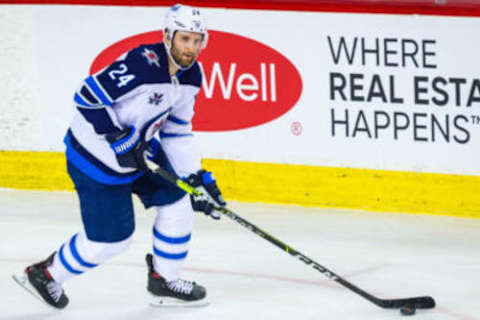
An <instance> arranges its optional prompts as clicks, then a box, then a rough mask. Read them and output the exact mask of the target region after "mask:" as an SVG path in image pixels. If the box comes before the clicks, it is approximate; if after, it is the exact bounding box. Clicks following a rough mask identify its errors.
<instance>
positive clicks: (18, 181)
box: [0, 151, 480, 218]
mask: <svg viewBox="0 0 480 320" xmlns="http://www.w3.org/2000/svg"><path fill="white" fill-rule="evenodd" d="M203 165H204V167H205V168H207V169H209V170H212V171H213V172H214V173H215V176H216V177H217V180H218V181H219V185H220V188H221V189H222V191H223V193H224V195H225V197H226V198H227V199H228V200H240V201H252V202H263V203H282V204H301V205H304V206H319V207H333V208H349V209H360V210H367V211H379V212H401V213H403V212H404V213H421V214H435V215H448V216H458V217H470V218H480V212H479V208H480V200H479V197H478V190H479V184H480V179H479V178H478V177H475V176H462V175H448V174H428V173H413V172H397V171H387V170H369V169H351V168H334V167H318V166H306V165H286V164H269V163H255V162H244V161H232V160H214V159H205V160H204V161H203ZM0 168H2V170H0V187H5V188H16V189H34V190H51V191H53V190H66V191H72V190H73V184H72V183H71V181H70V179H69V177H68V175H67V171H66V165H65V157H64V155H63V153H58V152H20V151H17V152H15V151H10V152H7V151H1V152H0Z"/></svg>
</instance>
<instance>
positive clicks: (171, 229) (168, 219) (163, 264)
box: [153, 195, 195, 281]
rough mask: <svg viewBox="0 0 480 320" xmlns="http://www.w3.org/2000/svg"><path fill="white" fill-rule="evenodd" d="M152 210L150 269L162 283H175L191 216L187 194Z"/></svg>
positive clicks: (186, 242) (187, 237)
mask: <svg viewBox="0 0 480 320" xmlns="http://www.w3.org/2000/svg"><path fill="white" fill-rule="evenodd" d="M156 210H157V216H156V218H155V224H154V227H153V266H154V269H155V271H156V272H157V273H158V274H159V275H161V276H162V277H163V278H164V279H165V280H167V281H172V280H176V279H178V278H179V277H180V273H181V272H182V270H183V264H184V262H185V259H186V257H187V254H188V249H189V246H190V237H191V232H192V228H193V221H194V215H195V213H194V211H193V210H192V205H191V203H190V198H189V196H188V195H186V196H184V197H183V198H182V199H180V200H178V201H177V202H175V203H173V204H171V205H168V206H159V207H156Z"/></svg>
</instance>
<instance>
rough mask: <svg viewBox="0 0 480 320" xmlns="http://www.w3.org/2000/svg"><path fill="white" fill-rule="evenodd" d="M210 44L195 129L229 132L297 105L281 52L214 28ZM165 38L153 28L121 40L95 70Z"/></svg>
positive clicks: (291, 73)
mask: <svg viewBox="0 0 480 320" xmlns="http://www.w3.org/2000/svg"><path fill="white" fill-rule="evenodd" d="M209 36H210V39H209V41H208V46H207V48H206V49H205V50H204V51H203V52H202V53H201V54H200V57H199V63H200V66H201V69H202V73H203V81H202V88H201V90H200V94H199V95H198V98H197V103H196V105H195V116H194V118H193V129H194V130H195V131H229V130H238V129H245V128H249V127H253V126H258V125H260V124H264V123H267V122H270V121H272V120H274V119H277V118H278V117H280V116H281V115H283V114H285V113H286V112H288V111H289V110H290V109H292V108H293V107H294V106H295V104H296V102H297V101H298V99H299V98H300V94H301V92H302V80H301V77H300V73H299V72H298V70H297V69H296V68H295V66H294V65H293V64H292V63H291V62H290V61H289V60H288V59H287V58H286V57H285V56H283V55H282V54H280V53H279V52H277V51H276V50H274V49H272V48H270V47H268V46H266V45H264V44H262V43H260V42H258V41H255V40H252V39H249V38H246V37H242V36H238V35H235V34H232V33H227V32H222V31H214V30H212V31H209ZM161 39H162V32H161V31H152V32H147V33H142V34H139V35H135V36H132V37H129V38H126V39H124V40H121V41H119V42H117V43H114V44H113V45H111V46H109V47H108V48H106V49H105V50H103V51H102V52H101V53H100V54H99V55H98V56H97V58H96V59H95V60H94V62H93V64H92V66H91V68H90V73H95V72H97V71H98V70H100V69H102V68H103V67H105V66H107V65H108V64H110V63H112V62H113V61H115V60H116V59H117V58H118V57H119V56H120V55H121V54H123V53H125V52H126V51H128V50H130V49H133V48H134V47H136V46H139V45H141V44H145V43H156V42H159V41H160V40H161Z"/></svg>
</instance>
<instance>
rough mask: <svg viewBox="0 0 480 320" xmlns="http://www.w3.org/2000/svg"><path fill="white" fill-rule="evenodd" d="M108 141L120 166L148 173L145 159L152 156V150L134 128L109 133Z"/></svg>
mask: <svg viewBox="0 0 480 320" xmlns="http://www.w3.org/2000/svg"><path fill="white" fill-rule="evenodd" d="M106 139H107V141H108V142H110V147H111V148H112V149H113V151H114V152H115V156H116V157H117V160H118V164H119V165H120V166H121V167H125V168H135V169H138V170H141V171H145V172H146V171H147V170H148V167H147V165H146V163H145V158H146V157H148V156H149V155H150V149H149V148H148V145H147V143H146V142H145V141H144V140H143V138H142V137H141V135H140V133H139V132H138V131H137V130H135V128H134V127H129V128H127V129H124V130H122V131H117V132H113V133H109V134H107V135H106Z"/></svg>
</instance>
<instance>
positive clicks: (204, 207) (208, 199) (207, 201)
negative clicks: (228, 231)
mask: <svg viewBox="0 0 480 320" xmlns="http://www.w3.org/2000/svg"><path fill="white" fill-rule="evenodd" d="M187 182H188V183H189V184H190V185H191V186H192V187H195V188H197V190H198V191H200V192H202V196H195V195H190V200H191V202H192V208H193V210H195V211H202V212H203V213H205V214H206V215H208V216H210V217H212V218H213V219H217V220H218V219H220V215H221V213H220V212H219V211H217V210H215V207H219V206H220V207H224V206H225V205H226V204H227V203H226V202H225V200H223V197H222V193H221V192H220V189H218V186H217V182H216V181H215V178H214V177H213V174H212V173H211V172H209V171H205V170H203V169H202V170H199V171H198V172H197V173H195V174H191V175H190V176H188V178H187Z"/></svg>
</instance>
